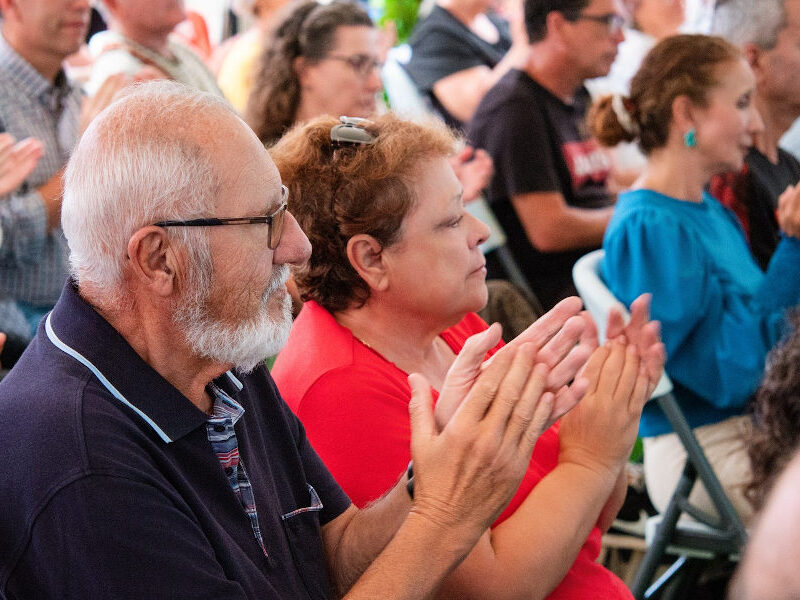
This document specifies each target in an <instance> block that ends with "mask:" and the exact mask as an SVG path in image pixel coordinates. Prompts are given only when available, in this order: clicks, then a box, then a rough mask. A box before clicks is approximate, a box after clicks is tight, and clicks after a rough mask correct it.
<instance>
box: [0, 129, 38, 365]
mask: <svg viewBox="0 0 800 600" xmlns="http://www.w3.org/2000/svg"><path fill="white" fill-rule="evenodd" d="M41 156H42V144H41V142H39V140H35V139H33V138H28V139H25V140H22V141H21V142H17V141H16V140H15V139H14V137H13V136H12V135H10V134H8V133H0V196H7V195H8V194H11V193H13V192H15V191H17V190H18V189H19V187H20V186H21V185H22V183H23V182H24V181H25V179H27V177H28V175H30V174H31V172H32V171H33V169H34V168H35V167H36V163H38V162H39V159H40V158H41ZM8 201H9V200H7V199H6V200H0V202H8ZM6 227H13V223H9V224H5V223H4V222H3V213H2V212H0V246H2V244H3V231H4V229H5V228H6ZM0 330H2V331H3V333H0V339H2V342H0V365H2V368H4V369H9V368H11V367H12V366H14V363H16V362H17V359H18V358H19V356H20V354H22V351H23V350H24V349H25V346H26V345H27V343H28V339H29V337H30V328H29V326H28V322H27V321H26V320H25V318H24V316H23V315H22V314H21V313H20V311H19V309H18V308H17V306H16V304H15V303H14V302H13V301H12V300H9V299H8V298H4V299H0Z"/></svg>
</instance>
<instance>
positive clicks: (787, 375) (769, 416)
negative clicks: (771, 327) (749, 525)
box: [746, 315, 800, 510]
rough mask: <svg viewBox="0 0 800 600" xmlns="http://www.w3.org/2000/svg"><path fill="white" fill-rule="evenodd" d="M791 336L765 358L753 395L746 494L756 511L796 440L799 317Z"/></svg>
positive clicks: (799, 427) (799, 437) (799, 429)
mask: <svg viewBox="0 0 800 600" xmlns="http://www.w3.org/2000/svg"><path fill="white" fill-rule="evenodd" d="M793 325H794V329H793V330H792V334H791V335H790V336H789V337H788V338H787V339H786V340H784V341H783V342H782V343H781V344H780V345H778V346H777V347H776V348H775V349H774V350H773V351H772V352H771V353H770V354H769V356H768V357H767V368H766V372H765V373H764V380H763V381H762V382H761V387H759V388H758V392H757V393H756V397H755V400H754V402H753V404H754V410H753V432H752V435H751V436H750V438H749V440H748V453H749V455H750V464H751V466H752V470H753V477H752V481H751V482H750V485H749V486H748V487H747V490H746V493H747V497H748V499H749V500H750V501H751V502H752V504H753V507H754V508H755V509H756V510H760V509H761V508H762V507H763V505H764V500H765V498H766V497H767V494H768V493H769V491H770V489H772V485H773V483H774V482H775V479H776V478H777V476H778V474H779V473H780V472H781V471H782V470H783V468H784V467H785V466H786V463H787V462H789V460H790V458H791V456H792V454H794V453H795V451H796V450H797V448H798V442H799V441H800V371H798V369H797V365H798V364H800V329H799V328H798V326H799V325H800V315H795V316H794V318H793Z"/></svg>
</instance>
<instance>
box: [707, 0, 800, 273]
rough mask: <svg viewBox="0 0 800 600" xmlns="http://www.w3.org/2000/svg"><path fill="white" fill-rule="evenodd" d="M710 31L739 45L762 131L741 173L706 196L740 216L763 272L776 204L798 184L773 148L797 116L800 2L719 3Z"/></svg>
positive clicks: (798, 171)
mask: <svg viewBox="0 0 800 600" xmlns="http://www.w3.org/2000/svg"><path fill="white" fill-rule="evenodd" d="M712 30H713V33H715V34H716V35H720V36H722V37H724V38H726V39H727V40H728V41H730V42H732V43H734V44H736V45H737V46H739V47H740V48H741V49H742V53H743V54H744V57H745V59H746V60H747V62H748V63H749V65H750V68H751V69H752V70H753V73H754V74H755V76H756V93H755V97H754V98H753V102H754V103H755V105H756V107H757V108H758V112H759V113H760V114H761V118H762V119H763V120H764V132H763V133H762V134H761V135H759V136H757V137H756V138H755V139H754V140H753V146H752V147H751V148H750V150H749V151H748V153H747V156H746V157H745V166H744V168H743V169H742V171H741V172H739V173H730V174H726V175H720V176H717V177H716V178H714V180H712V182H711V193H712V194H713V195H714V196H716V197H717V199H719V200H720V202H722V203H723V204H725V205H726V206H728V208H731V209H732V210H733V211H734V212H735V213H736V215H737V216H738V217H739V220H740V221H741V222H742V225H743V227H744V229H745V231H746V232H747V237H748V242H749V244H750V249H751V251H752V253H753V256H754V257H755V259H756V261H757V262H758V264H759V266H760V267H761V268H762V269H764V270H766V268H767V265H768V264H769V260H770V258H771V257H772V254H773V252H775V248H776V247H777V245H778V242H779V241H780V237H781V232H780V228H779V227H778V221H777V219H776V218H775V211H776V210H777V208H778V199H779V198H780V196H781V194H782V193H784V191H786V190H787V188H789V186H795V185H796V184H797V182H798V180H800V162H798V160H797V158H796V157H795V156H793V155H792V154H790V153H789V152H787V151H786V150H784V149H783V148H780V147H778V143H779V142H780V140H781V136H783V134H784V133H786V131H787V130H788V129H789V128H790V127H791V126H792V123H793V122H794V121H795V120H796V119H797V118H798V117H800V80H798V79H797V73H798V72H799V71H800V0H760V1H759V2H753V1H752V0H718V1H717V3H716V6H715V7H714V19H713V23H712ZM789 193H800V190H798V191H797V192H795V191H794V189H793V188H790V191H789Z"/></svg>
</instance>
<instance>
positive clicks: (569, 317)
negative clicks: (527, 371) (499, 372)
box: [436, 297, 597, 428]
mask: <svg viewBox="0 0 800 600" xmlns="http://www.w3.org/2000/svg"><path fill="white" fill-rule="evenodd" d="M582 307H583V304H582V303H581V301H580V298H576V297H572V298H567V299H565V300H562V301H561V302H559V303H558V304H557V305H556V306H555V307H553V308H552V309H551V310H550V311H548V312H547V313H546V314H544V315H542V316H541V317H540V318H538V319H537V320H536V321H535V322H534V323H533V324H532V325H531V326H530V327H528V328H527V329H526V330H525V331H523V332H522V333H521V334H519V335H518V336H517V337H516V338H515V339H513V340H512V341H511V342H509V343H508V344H507V345H506V346H505V347H504V348H502V349H501V350H500V351H499V352H498V353H497V354H500V353H502V352H510V351H512V350H514V349H516V348H518V347H519V346H521V345H522V344H525V343H530V344H531V348H532V349H533V352H534V353H535V354H534V356H535V362H536V363H537V364H544V365H545V366H547V368H548V370H549V374H548V377H547V391H549V392H550V393H551V394H553V395H554V396H555V398H554V403H553V413H552V415H551V419H550V423H552V422H553V421H555V420H556V419H558V418H559V417H560V416H561V415H562V414H564V413H565V412H566V411H568V410H569V409H570V408H572V407H573V406H574V405H575V403H576V402H577V401H578V400H580V398H581V396H582V395H583V392H584V391H585V390H586V384H587V382H586V381H584V380H583V379H582V378H580V377H578V378H576V374H577V373H578V371H579V370H580V369H581V368H582V367H583V366H584V364H585V363H586V360H587V359H588V358H589V355H590V354H591V353H592V350H594V349H595V348H596V347H597V330H596V329H595V327H594V323H593V322H592V321H591V319H588V320H587V319H586V318H585V317H584V316H583V315H582V313H581V309H582ZM500 334H501V328H500V326H499V325H498V324H496V323H495V324H494V325H492V326H491V327H490V328H489V329H488V330H487V331H484V332H482V333H479V334H477V335H474V336H472V337H470V338H469V339H468V340H467V342H466V343H465V344H464V347H463V348H462V349H461V352H460V353H459V355H458V356H457V357H456V360H455V362H454V363H453V364H452V366H451V367H450V369H449V370H448V372H447V377H446V378H445V382H444V385H443V386H442V389H441V391H440V393H439V400H438V402H437V403H436V422H437V424H438V426H439V427H440V428H441V427H443V426H444V425H445V423H447V421H448V420H449V419H450V417H451V416H452V414H453V413H454V412H455V411H456V409H457V408H458V404H459V403H460V401H461V398H463V397H464V395H465V394H466V392H467V391H468V390H469V389H470V388H471V387H472V384H473V383H474V381H475V379H476V378H477V377H478V375H479V374H480V373H481V371H482V370H483V369H485V368H487V367H488V366H489V365H490V364H491V362H492V360H493V358H490V359H489V360H487V361H485V362H484V358H485V356H486V354H487V353H488V352H489V351H490V350H491V349H492V348H494V347H495V346H496V345H497V344H498V343H499V342H500ZM497 354H495V356H497ZM570 382H572V383H571V384H570Z"/></svg>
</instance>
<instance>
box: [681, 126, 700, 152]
mask: <svg viewBox="0 0 800 600" xmlns="http://www.w3.org/2000/svg"><path fill="white" fill-rule="evenodd" d="M683 145H684V146H686V147H687V148H694V147H695V146H697V134H695V131H694V127H692V128H691V129H690V130H689V131H687V132H686V133H684V134H683Z"/></svg>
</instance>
